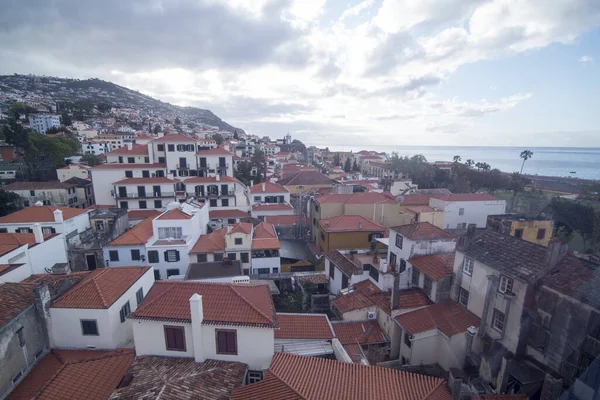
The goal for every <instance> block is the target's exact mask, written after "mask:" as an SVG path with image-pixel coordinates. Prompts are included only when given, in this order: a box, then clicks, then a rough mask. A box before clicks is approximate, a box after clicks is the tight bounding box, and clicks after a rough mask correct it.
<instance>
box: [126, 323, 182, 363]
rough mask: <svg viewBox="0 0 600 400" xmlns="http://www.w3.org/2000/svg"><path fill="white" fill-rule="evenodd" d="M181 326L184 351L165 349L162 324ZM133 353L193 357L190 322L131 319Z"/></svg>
mask: <svg viewBox="0 0 600 400" xmlns="http://www.w3.org/2000/svg"><path fill="white" fill-rule="evenodd" d="M165 325H166V326H183V327H184V329H185V349H186V350H185V351H171V350H167V347H166V342H165V330H164V326H165ZM132 326H133V337H134V340H135V353H136V355H138V356H144V355H155V356H167V357H188V358H194V341H193V340H194V339H193V337H192V324H188V323H175V322H173V323H172V322H163V321H140V320H132Z"/></svg>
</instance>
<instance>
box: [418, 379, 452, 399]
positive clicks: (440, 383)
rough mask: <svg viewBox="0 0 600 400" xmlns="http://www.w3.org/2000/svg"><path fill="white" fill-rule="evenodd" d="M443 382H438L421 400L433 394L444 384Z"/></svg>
mask: <svg viewBox="0 0 600 400" xmlns="http://www.w3.org/2000/svg"><path fill="white" fill-rule="evenodd" d="M445 383H446V381H445V380H440V381H439V383H438V384H437V385H435V387H434V388H433V389H431V390H430V391H429V392H427V394H426V395H425V396H423V398H422V399H421V400H427V399H428V398H429V397H430V396H431V395H432V394H434V393H435V392H436V391H437V390H438V389H439V388H440V387H441V386H442V385H443V384H445Z"/></svg>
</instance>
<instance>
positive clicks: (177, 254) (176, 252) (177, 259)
mask: <svg viewBox="0 0 600 400" xmlns="http://www.w3.org/2000/svg"><path fill="white" fill-rule="evenodd" d="M175 260H176V261H179V251H177V250H175Z"/></svg>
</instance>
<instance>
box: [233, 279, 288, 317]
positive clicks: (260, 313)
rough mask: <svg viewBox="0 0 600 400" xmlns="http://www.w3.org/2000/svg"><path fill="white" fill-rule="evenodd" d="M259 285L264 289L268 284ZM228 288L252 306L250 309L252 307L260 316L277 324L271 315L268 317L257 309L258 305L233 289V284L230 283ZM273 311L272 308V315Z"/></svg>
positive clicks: (266, 288)
mask: <svg viewBox="0 0 600 400" xmlns="http://www.w3.org/2000/svg"><path fill="white" fill-rule="evenodd" d="M252 286H254V287H256V286H259V285H252ZM260 286H262V287H263V288H264V290H268V286H267V285H260ZM230 288H231V290H232V291H233V292H234V293H235V294H236V295H238V296H239V297H240V298H241V299H242V300H244V302H246V304H248V305H249V306H250V307H252V309H254V310H255V311H256V312H258V314H259V315H261V316H263V317H265V318H266V319H267V320H269V321H271V322H272V323H273V324H274V325H276V326H277V325H278V324H277V321H276V320H275V319H274V318H272V317H269V316H268V315H267V314H265V313H264V312H262V311H261V310H259V309H258V307H256V306H255V305H254V303H252V302H251V301H250V300H248V299H247V298H246V297H245V296H244V295H242V294H241V293H240V292H238V291H237V290H235V286H233V285H231V286H230ZM269 296H271V293H269ZM274 311H275V310H273V315H275V312H274Z"/></svg>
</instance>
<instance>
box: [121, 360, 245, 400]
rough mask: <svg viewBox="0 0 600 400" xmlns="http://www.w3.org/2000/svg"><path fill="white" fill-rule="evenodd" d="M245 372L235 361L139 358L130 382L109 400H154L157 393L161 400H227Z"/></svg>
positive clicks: (133, 368) (240, 382)
mask: <svg viewBox="0 0 600 400" xmlns="http://www.w3.org/2000/svg"><path fill="white" fill-rule="evenodd" d="M247 369H248V366H247V365H246V364H242V363H238V362H229V361H217V360H210V359H209V360H206V361H204V362H201V363H197V362H196V361H195V360H194V359H193V358H179V357H156V356H141V357H137V358H136V359H135V361H134V362H133V365H132V366H131V368H130V369H129V372H128V373H129V374H131V375H132V376H133V380H132V381H131V383H130V384H129V385H128V386H125V387H123V388H120V389H116V390H115V391H114V392H113V393H112V395H111V396H110V398H109V399H110V400H118V399H127V400H130V399H155V398H157V396H158V394H159V393H160V398H161V399H164V400H169V399H173V400H175V399H189V400H191V399H198V400H213V399H214V400H227V399H229V397H230V396H231V390H232V389H233V388H236V387H240V386H242V385H243V384H244V381H245V378H246V372H247Z"/></svg>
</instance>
